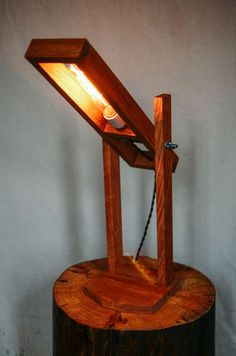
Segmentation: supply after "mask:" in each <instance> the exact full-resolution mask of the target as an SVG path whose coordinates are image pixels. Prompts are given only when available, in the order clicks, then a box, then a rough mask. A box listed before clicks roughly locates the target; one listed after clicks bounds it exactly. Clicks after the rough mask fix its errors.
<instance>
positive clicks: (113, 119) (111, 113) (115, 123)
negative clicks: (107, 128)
mask: <svg viewBox="0 0 236 356" xmlns="http://www.w3.org/2000/svg"><path fill="white" fill-rule="evenodd" d="M103 117H104V119H106V120H107V121H108V122H109V124H110V125H111V126H112V127H114V128H115V129H116V130H122V129H124V128H125V126H126V123H125V122H124V120H122V118H121V117H120V115H119V114H117V112H116V111H115V110H114V109H113V107H112V106H111V105H107V107H106V108H105V109H104V111H103Z"/></svg>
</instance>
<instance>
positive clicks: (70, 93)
mask: <svg viewBox="0 0 236 356" xmlns="http://www.w3.org/2000/svg"><path fill="white" fill-rule="evenodd" d="M25 57H26V58H27V59H28V60H29V61H30V62H31V63H32V64H33V65H34V66H35V68H36V69H37V70H38V71H39V72H40V73H41V74H42V75H43V76H44V77H45V78H46V79H47V80H48V81H49V82H50V83H51V84H52V85H53V86H54V87H55V88H56V89H57V90H58V91H59V92H60V93H61V94H62V95H63V96H64V97H65V99H66V100H67V101H68V102H69V103H70V104H71V105H72V106H73V107H74V108H75V109H76V110H77V111H78V112H79V113H80V114H81V115H82V116H83V117H84V119H85V120H86V121H87V122H88V123H89V124H90V125H91V126H92V127H93V128H94V129H95V130H96V131H97V132H98V133H99V134H100V135H101V136H102V137H103V138H105V139H106V141H109V143H110V144H111V145H112V146H113V147H114V148H115V150H116V151H117V152H118V153H119V155H120V156H121V157H122V158H123V159H124V160H125V161H126V162H127V163H128V164H129V165H131V166H134V167H138V168H147V169H154V156H155V133H154V126H153V124H152V122H151V121H150V120H149V119H148V117H147V116H146V115H145V113H144V112H143V111H142V109H141V108H140V107H139V105H138V104H137V103H136V102H135V100H134V99H133V98H132V96H131V95H130V94H129V93H128V91H127V90H126V89H125V87H124V86H123V85H122V83H121V82H120V81H119V79H118V78H117V77H116V76H115V74H114V73H113V72H112V71H111V70H110V68H109V67H108V66H107V64H106V63H105V62H104V61H103V59H102V58H101V57H100V56H99V54H98V53H97V52H96V51H95V49H94V48H93V47H92V46H91V44H90V43H89V42H88V41H87V40H86V39H35V40H32V41H31V43H30V46H29V48H28V50H27V52H26V54H25ZM65 64H73V65H75V66H76V67H77V68H78V69H80V70H81V71H82V72H83V73H84V75H85V76H86V77H87V78H88V80H89V81H90V82H91V83H92V84H93V85H94V86H95V87H96V88H97V90H98V92H100V93H101V95H102V96H103V97H104V99H105V100H106V101H107V102H108V103H109V104H110V105H111V106H112V107H113V108H114V110H115V111H116V112H117V113H118V114H119V115H120V117H121V118H122V119H123V120H124V121H125V123H126V124H127V127H126V128H125V129H123V130H122V131H118V130H116V129H114V128H112V126H111V125H109V123H108V122H107V121H106V120H105V119H104V118H103V115H102V109H101V108H99V107H98V106H97V105H96V103H95V101H94V100H93V99H92V98H91V96H90V95H89V94H88V93H86V91H84V90H83V89H82V88H81V87H80V85H79V84H78V81H76V80H75V78H74V77H73V75H72V74H71V73H70V71H69V70H68V68H67V66H66V65H65ZM133 142H141V143H142V144H143V145H144V146H145V147H146V151H144V152H142V151H141V150H139V149H138V148H137V147H136V146H135V145H133V144H132V143H133ZM172 160H173V167H175V166H176V163H177V156H176V155H175V153H174V152H173V153H172ZM173 170H174V169H173Z"/></svg>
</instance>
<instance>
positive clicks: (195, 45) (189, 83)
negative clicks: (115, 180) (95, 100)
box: [0, 0, 236, 356]
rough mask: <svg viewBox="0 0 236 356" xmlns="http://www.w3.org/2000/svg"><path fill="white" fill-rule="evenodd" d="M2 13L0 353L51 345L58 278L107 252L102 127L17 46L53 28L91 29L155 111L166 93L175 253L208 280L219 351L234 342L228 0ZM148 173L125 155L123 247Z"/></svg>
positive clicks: (222, 355) (235, 198)
mask: <svg viewBox="0 0 236 356" xmlns="http://www.w3.org/2000/svg"><path fill="white" fill-rule="evenodd" d="M0 14H1V21H0V48H1V52H0V54H1V55H0V98H1V99H0V100H1V106H0V118H1V126H0V152H1V156H0V164H1V174H0V188H1V204H0V212H1V213H0V218H1V224H0V244H1V248H0V268H1V273H0V288H1V290H0V355H1V356H3V355H14V356H16V355H18V356H19V355H21V356H23V355H29V356H47V355H50V354H51V338H52V335H51V319H52V315H51V298H52V297H51V295H52V285H53V282H54V280H55V279H56V278H57V276H58V275H59V274H60V273H61V272H62V271H63V270H64V269H65V268H67V267H68V266H69V265H72V264H74V263H77V262H79V261H83V260H87V259H93V258H97V257H101V256H104V255H105V254H106V241H105V229H104V208H103V198H104V196H103V177H102V159H101V140H100V138H99V137H98V135H97V134H96V133H95V132H94V130H93V129H92V128H90V127H89V126H88V125H87V124H86V123H85V122H84V120H83V119H82V118H81V117H80V116H79V115H78V114H77V113H76V112H75V111H74V110H73V109H72V108H71V107H70V106H69V105H68V103H67V102H66V101H65V100H64V99H63V98H62V97H60V95H59V94H58V93H57V92H56V91H55V90H54V89H53V88H52V87H51V86H50V85H49V84H48V83H47V82H46V81H45V80H44V79H43V78H42V77H41V76H40V75H39V74H38V73H37V72H36V71H35V69H34V68H33V67H32V66H31V65H30V64H29V63H28V62H26V60H25V59H24V53H25V50H26V48H27V46H28V44H29V42H30V40H31V39H32V38H50V37H51V38H63V37H87V38H88V39H89V41H90V42H91V43H92V44H93V45H94V46H95V47H96V49H97V50H98V51H99V52H100V54H101V55H102V56H103V58H104V59H105V60H106V61H107V63H108V64H109V65H110V66H111V68H112V69H113V71H114V72H115V73H116V74H117V76H118V77H119V78H120V79H121V81H122V82H123V83H124V85H125V86H126V87H127V88H128V90H129V91H130V92H131V94H132V95H133V96H134V97H135V99H136V100H137V101H138V103H139V104H140V105H141V107H142V108H143V110H144V111H145V112H146V113H147V114H148V116H149V117H150V118H151V119H152V116H153V97H154V95H158V94H160V93H163V92H167V93H171V94H172V103H173V106H172V108H173V141H174V142H177V143H178V144H179V150H178V154H179V156H180V163H179V166H178V169H177V172H176V174H175V175H174V232H175V234H174V235H175V236H174V241H175V242H174V243H175V260H177V261H179V262H182V263H186V264H189V265H191V266H194V267H196V268H197V269H199V270H201V271H203V272H204V273H205V274H206V275H207V276H209V277H210V278H211V279H212V281H213V282H214V283H215V285H216V288H217V324H216V325H217V327H216V344H217V355H218V356H233V355H235V354H236V339H235V335H234V331H235V328H236V312H235V304H234V301H235V299H236V288H235V273H236V267H235V237H236V236H235V235H236V232H235V231H236V217H235V215H236V192H235V181H236V160H235V144H236V120H235V112H236V104H235V102H236V100H235V73H236V70H235V69H236V68H235V58H236V56H235V38H236V36H235V35H236V33H235V32H236V31H235V18H236V6H235V1H233V0H231V1H230V0H228V1H227V0H226V1H223V0H222V1H205V0H200V1H181V0H180V1H174V0H167V1H159V0H158V1H150V0H148V1H141V0H139V1H134V0H130V1H114V0H110V1H108V0H103V1H95V0H94V1H92V0H87V1H85V0H78V1H72V0H71V1H69V0H64V1H55V0H52V1H46V0H41V1H39V0H38V1H36V0H35V1H33V0H31V1H30V0H24V1H23V0H21V1H16V0H11V1H7V0H5V1H4V0H1V1H0ZM152 181H153V178H152V173H151V172H145V171H141V170H134V169H131V168H129V167H128V166H127V165H126V164H125V163H122V193H123V212H124V218H123V220H124V240H125V252H127V253H130V254H133V253H134V252H135V250H136V248H137V245H138V241H139V238H140V235H141V233H142V229H143V224H144V222H145V217H146V215H147V212H148V208H149V202H150V196H151V191H152ZM155 249H156V247H155V229H154V223H152V226H151V231H150V235H149V237H148V241H147V243H146V246H145V249H144V253H146V254H150V255H152V256H154V255H155V253H154V252H155Z"/></svg>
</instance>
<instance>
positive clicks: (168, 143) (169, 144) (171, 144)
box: [165, 141, 178, 150]
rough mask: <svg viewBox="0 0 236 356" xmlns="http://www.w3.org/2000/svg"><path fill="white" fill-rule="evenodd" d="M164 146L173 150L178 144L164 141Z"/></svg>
mask: <svg viewBox="0 0 236 356" xmlns="http://www.w3.org/2000/svg"><path fill="white" fill-rule="evenodd" d="M165 148H167V149H168V150H175V149H176V148H178V145H177V144H176V143H172V142H170V141H167V142H165Z"/></svg>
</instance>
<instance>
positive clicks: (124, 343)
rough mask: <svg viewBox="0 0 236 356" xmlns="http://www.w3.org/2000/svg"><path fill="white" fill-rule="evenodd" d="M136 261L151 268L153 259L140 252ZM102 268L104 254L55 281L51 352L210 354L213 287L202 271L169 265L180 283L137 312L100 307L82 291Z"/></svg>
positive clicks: (58, 355) (117, 355)
mask: <svg viewBox="0 0 236 356" xmlns="http://www.w3.org/2000/svg"><path fill="white" fill-rule="evenodd" d="M140 264H143V265H144V266H145V268H146V269H150V270H155V269H156V266H157V261H156V259H151V258H147V257H140ZM106 270H107V259H100V260H94V261H87V262H83V263H80V264H78V265H75V266H72V267H70V268H68V269H67V270H66V271H65V272H63V273H62V274H61V276H60V277H59V278H58V279H57V281H56V282H55V285H54V297H53V300H54V356H64V355H70V356H75V355H76V356H78V355H87V356H88V355H92V354H94V355H96V356H97V355H110V356H111V355H112V356H113V355H115V356H120V355H126V356H133V355H137V356H138V355H145V356H146V355H155V356H163V355H168V356H190V355H201V356H214V321H215V311H214V306H215V288H214V286H213V284H212V283H211V282H210V280H209V279H208V278H207V277H206V276H204V275H203V274H202V273H200V272H199V271H197V270H195V269H193V268H190V267H187V266H184V265H180V264H174V275H175V277H176V279H178V280H179V281H180V284H179V288H178V289H177V290H176V292H175V293H174V294H173V295H172V296H170V297H169V298H168V300H167V301H166V302H165V303H164V304H163V305H162V307H161V308H159V309H158V310H157V312H156V313H154V314H144V313H139V314H137V313H126V312H117V311H116V310H112V309H108V308H105V307H103V306H102V305H100V304H99V303H97V302H95V301H94V300H93V299H91V298H90V297H88V296H87V295H86V294H84V292H83V290H82V288H83V286H84V285H85V284H86V283H87V282H88V280H89V279H90V278H91V276H95V275H99V273H104V272H105V271H106ZM140 278H141V279H142V278H143V277H142V275H141V274H140ZM151 286H152V283H151V282H150V286H149V288H151ZM127 288H128V287H127Z"/></svg>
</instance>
